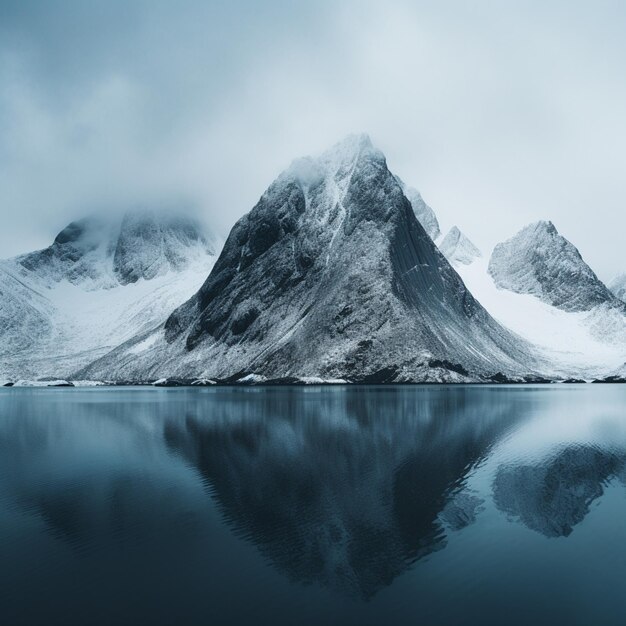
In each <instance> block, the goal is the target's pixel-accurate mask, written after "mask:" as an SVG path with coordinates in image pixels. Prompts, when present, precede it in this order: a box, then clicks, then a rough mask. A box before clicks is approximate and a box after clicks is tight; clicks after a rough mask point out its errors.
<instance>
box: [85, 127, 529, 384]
mask: <svg viewBox="0 0 626 626" xmlns="http://www.w3.org/2000/svg"><path fill="white" fill-rule="evenodd" d="M535 367H536V363H535V359H534V357H533V356H532V348H531V347H530V346H529V345H528V344H527V343H526V342H524V341H523V340H521V339H520V338H519V337H517V336H515V335H514V334H512V333H511V332H509V331H508V330H506V329H505V328H503V327H502V326H501V325H500V324H498V323H497V322H496V321H495V320H494V319H493V318H492V317H491V316H490V315H489V314H488V313H487V312H486V311H485V310H484V309H483V308H482V306H481V305H480V304H479V303H478V302H477V301H476V300H475V299H474V297H473V296H472V294H471V293H470V292H469V291H468V290H467V289H466V287H465V285H464V284H463V281H462V280H461V278H460V277H459V275H458V274H457V273H456V272H455V271H454V269H453V268H452V267H451V266H450V264H449V263H448V261H447V260H446V259H445V257H444V256H443V255H442V254H441V252H440V251H439V250H438V248H437V247H436V246H435V244H434V243H433V241H432V239H431V238H430V237H429V236H428V234H427V233H426V231H425V230H424V228H423V227H422V226H421V225H420V223H419V222H418V220H417V219H416V216H415V213H414V210H413V207H412V206H411V204H410V202H409V201H408V200H407V198H406V196H405V195H404V193H403V190H402V187H401V185H400V183H399V182H398V180H397V178H396V177H395V176H394V175H393V174H391V173H390V171H389V169H388V168H387V163H386V160H385V157H384V155H383V154H382V153H381V152H380V151H379V150H377V149H376V148H375V147H374V146H373V145H372V144H371V142H370V140H369V138H368V137H367V136H364V135H361V136H351V137H349V138H347V139H346V140H344V141H343V142H341V143H340V144H338V145H336V146H335V147H333V148H332V149H330V150H329V151H327V152H326V153H324V154H323V155H322V156H321V157H319V158H317V159H313V158H304V159H299V160H297V161H296V162H294V163H293V164H292V166H291V167H290V168H288V169H287V170H286V171H285V172H284V173H283V174H281V175H280V176H279V177H278V178H277V179H276V180H275V181H274V182H273V183H272V184H271V185H270V187H269V188H268V189H267V191H266V192H265V193H264V194H263V196H262V197H261V199H260V200H259V202H258V203H257V205H256V206H255V207H254V208H253V209H252V211H251V212H250V213H249V214H247V215H246V216H244V217H243V218H241V219H240V220H239V221H238V222H237V223H236V224H235V226H234V227H233V229H232V231H231V233H230V235H229V237H228V239H227V241H226V244H225V246H224V249H223V250H222V253H221V255H220V257H219V259H218V260H217V262H216V264H215V266H214V268H213V270H212V272H211V273H210V275H209V277H208V278H207V280H206V282H205V283H204V284H203V285H202V287H201V288H200V290H199V291H198V292H197V293H196V294H195V295H194V296H193V297H192V298H190V299H189V300H188V301H187V302H185V303H184V304H183V305H182V306H180V307H179V308H178V309H177V310H176V311H174V313H173V314H172V315H171V316H170V317H169V318H168V319H167V322H166V323H165V324H164V325H163V327H162V328H160V329H157V330H156V331H154V332H151V333H145V334H140V335H138V336H136V337H135V338H133V339H132V340H131V341H129V342H127V343H126V344H124V345H122V346H120V347H119V348H118V349H116V350H114V351H113V352H111V353H110V354H109V355H107V356H106V357H104V358H102V359H100V360H98V361H97V362H95V363H94V364H92V365H91V366H89V367H87V368H85V369H83V370H81V371H80V372H79V375H80V376H83V377H95V378H112V379H122V378H123V379H129V378H131V379H137V378H157V377H161V376H179V377H186V378H190V377H208V378H215V377H217V378H227V377H235V378H241V377H244V376H245V375H254V376H255V377H256V379H259V378H262V377H267V378H281V377H301V378H313V377H314V378H316V379H320V378H321V379H337V378H342V379H350V380H361V381H376V380H384V381H392V380H396V381H409V380H411V381H425V380H453V381H454V380H457V381H458V380H478V379H484V378H489V377H491V376H502V375H505V376H521V375H523V374H529V373H531V372H532V371H533V370H534V369H535Z"/></svg>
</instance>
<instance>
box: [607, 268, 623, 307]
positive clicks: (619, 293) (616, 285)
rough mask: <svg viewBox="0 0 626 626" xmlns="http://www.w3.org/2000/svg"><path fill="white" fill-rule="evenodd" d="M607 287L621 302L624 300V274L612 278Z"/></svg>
mask: <svg viewBox="0 0 626 626" xmlns="http://www.w3.org/2000/svg"><path fill="white" fill-rule="evenodd" d="M609 289H610V290H611V291H612V292H613V295H615V296H616V297H617V298H619V299H620V300H621V301H622V302H626V274H621V275H619V276H617V277H616V278H614V279H613V280H612V281H611V282H610V284H609Z"/></svg>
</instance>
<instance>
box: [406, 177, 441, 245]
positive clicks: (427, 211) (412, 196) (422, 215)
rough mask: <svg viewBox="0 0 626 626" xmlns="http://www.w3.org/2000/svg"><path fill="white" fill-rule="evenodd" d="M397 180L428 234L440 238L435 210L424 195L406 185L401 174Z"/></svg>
mask: <svg viewBox="0 0 626 626" xmlns="http://www.w3.org/2000/svg"><path fill="white" fill-rule="evenodd" d="M396 180H397V181H398V183H399V184H400V187H401V188H402V191H403V193H404V195H405V196H406V198H407V200H408V201H409V202H410V203H411V207H412V208H413V212H414V213H415V217H417V220H418V222H419V223H420V224H421V225H422V226H423V227H424V230H425V231H426V233H427V234H428V236H429V237H430V238H431V239H432V240H433V241H436V240H437V239H439V237H440V236H441V230H440V228H439V221H438V220H437V216H436V215H435V212H434V211H433V210H432V209H431V208H430V207H429V206H428V205H427V204H426V202H424V199H423V198H422V195H421V194H420V192H419V191H418V190H417V189H415V188H414V187H409V186H408V185H406V184H405V183H404V182H403V181H402V179H401V178H400V177H399V176H396Z"/></svg>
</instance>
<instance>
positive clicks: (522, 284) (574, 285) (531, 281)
mask: <svg viewBox="0 0 626 626" xmlns="http://www.w3.org/2000/svg"><path fill="white" fill-rule="evenodd" d="M489 273H490V274H491V277H492V278H493V280H494V282H495V284H496V285H497V286H498V287H499V288H501V289H508V290H510V291H514V292H516V293H525V294H531V295H534V296H536V297H538V298H539V299H541V300H543V301H544V302H547V303H549V304H552V305H553V306H556V307H557V308H561V309H563V310H566V311H588V310H591V309H592V308H594V307H595V306H598V305H600V304H607V305H609V306H613V307H618V308H619V307H620V306H621V307H623V304H622V305H621V304H620V303H619V300H618V299H617V298H615V296H614V295H613V294H612V293H611V292H610V291H609V289H608V287H607V286H606V285H605V284H604V283H603V282H602V281H601V280H600V279H599V278H598V277H597V276H596V274H595V272H594V271H593V270H592V269H591V268H590V267H589V265H587V263H586V262H585V261H584V259H583V258H582V256H581V254H580V252H579V251H578V249H577V248H576V246H575V245H574V244H573V243H571V242H570V241H569V240H568V239H566V238H565V237H563V235H561V234H560V233H559V232H558V231H557V229H556V227H555V226H554V224H553V223H552V222H551V221H547V220H541V221H539V222H534V223H532V224H529V225H528V226H526V227H524V228H523V229H522V230H520V231H519V232H518V233H517V234H515V235H514V236H513V237H511V238H510V239H507V240H506V241H503V242H502V243H499V244H498V245H497V246H496V247H495V248H494V250H493V253H492V255H491V259H490V261H489Z"/></svg>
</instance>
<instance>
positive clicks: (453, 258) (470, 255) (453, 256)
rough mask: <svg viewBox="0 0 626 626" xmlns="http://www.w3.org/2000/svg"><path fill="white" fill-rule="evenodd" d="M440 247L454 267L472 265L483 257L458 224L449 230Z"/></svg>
mask: <svg viewBox="0 0 626 626" xmlns="http://www.w3.org/2000/svg"><path fill="white" fill-rule="evenodd" d="M439 249H440V250H441V252H442V253H443V255H444V256H445V257H446V259H448V261H449V262H450V263H451V264H452V265H453V266H454V267H458V266H459V265H470V264H471V263H473V262H474V261H475V260H476V259H479V258H481V257H482V253H481V252H480V250H479V249H478V248H477V247H476V246H475V245H474V244H473V243H472V242H471V241H470V240H469V239H468V238H467V237H466V236H465V235H464V234H463V233H462V232H461V231H460V230H459V229H458V228H457V227H456V226H453V227H452V228H451V229H450V230H449V231H448V234H447V235H446V236H445V237H444V238H443V240H442V241H441V243H440V244H439Z"/></svg>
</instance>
